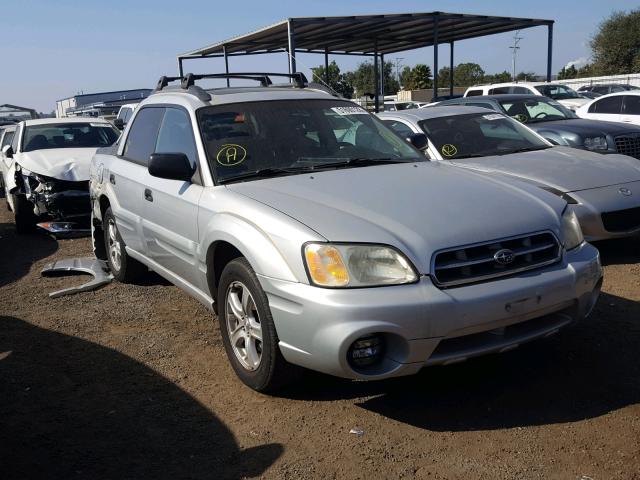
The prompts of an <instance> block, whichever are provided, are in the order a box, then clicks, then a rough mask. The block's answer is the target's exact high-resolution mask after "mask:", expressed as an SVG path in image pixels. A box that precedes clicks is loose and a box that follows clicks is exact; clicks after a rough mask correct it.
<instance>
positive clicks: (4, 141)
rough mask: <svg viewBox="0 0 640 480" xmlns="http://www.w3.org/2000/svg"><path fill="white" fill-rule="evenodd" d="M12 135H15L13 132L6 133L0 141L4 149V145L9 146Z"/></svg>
mask: <svg viewBox="0 0 640 480" xmlns="http://www.w3.org/2000/svg"><path fill="white" fill-rule="evenodd" d="M14 135H15V132H14V131H11V132H6V133H5V134H4V137H3V139H2V146H3V147H4V146H5V145H11V140H13V136H14Z"/></svg>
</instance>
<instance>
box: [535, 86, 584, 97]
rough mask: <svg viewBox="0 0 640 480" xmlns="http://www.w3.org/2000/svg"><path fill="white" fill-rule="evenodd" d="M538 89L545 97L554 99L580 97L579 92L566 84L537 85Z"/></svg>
mask: <svg viewBox="0 0 640 480" xmlns="http://www.w3.org/2000/svg"><path fill="white" fill-rule="evenodd" d="M536 90H538V91H539V92H540V93H541V94H542V95H544V96H545V97H549V98H553V99H554V100H566V99H568V98H580V95H579V94H578V92H576V91H575V90H572V89H570V88H569V87H567V86H565V85H536Z"/></svg>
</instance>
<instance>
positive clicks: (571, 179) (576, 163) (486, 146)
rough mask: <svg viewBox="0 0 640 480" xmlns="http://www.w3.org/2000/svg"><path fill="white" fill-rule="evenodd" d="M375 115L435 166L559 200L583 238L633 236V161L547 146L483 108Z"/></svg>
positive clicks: (637, 226)
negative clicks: (517, 184)
mask: <svg viewBox="0 0 640 480" xmlns="http://www.w3.org/2000/svg"><path fill="white" fill-rule="evenodd" d="M379 117H380V118H381V119H382V120H383V121H384V122H385V124H386V125H387V126H389V127H390V128H392V129H393V130H394V131H396V132H397V133H398V134H399V135H401V136H403V137H407V136H410V135H413V134H416V133H423V134H426V135H427V137H428V139H429V144H428V147H427V149H426V153H427V155H428V156H429V157H430V158H432V159H434V160H439V161H441V162H445V163H448V164H451V165H455V166H457V167H462V168H465V169H469V170H476V171H480V172H484V173H486V174H489V175H495V176H498V177H500V178H503V179H508V178H511V179H517V180H519V181H525V182H529V183H531V184H532V185H536V186H538V187H540V188H542V189H543V190H546V191H548V192H551V193H554V194H556V195H558V196H559V197H561V198H562V199H564V200H566V201H567V203H568V204H569V209H570V211H572V212H574V213H575V214H576V215H577V217H578V220H579V221H580V226H581V227H582V231H583V232H584V236H585V238H586V239H587V240H591V241H595V240H603V239H608V238H619V237H628V236H633V235H637V234H639V233H640V195H639V194H638V193H640V163H638V161H637V160H635V159H633V158H630V157H628V156H625V155H618V154H611V155H598V154H596V153H593V152H589V151H585V150H578V149H575V148H568V147H564V146H553V145H552V144H551V143H550V142H548V141H547V140H545V139H544V138H543V137H541V136H540V135H538V134H537V133H535V132H534V131H532V130H530V129H529V128H527V127H525V126H524V125H522V124H520V123H519V122H518V121H516V120H513V119H512V118H509V117H507V116H506V115H503V114H501V113H496V112H489V111H487V109H486V108H478V107H461V106H451V107H434V108H422V109H420V110H412V111H411V112H396V113H381V114H379ZM634 193H635V195H634Z"/></svg>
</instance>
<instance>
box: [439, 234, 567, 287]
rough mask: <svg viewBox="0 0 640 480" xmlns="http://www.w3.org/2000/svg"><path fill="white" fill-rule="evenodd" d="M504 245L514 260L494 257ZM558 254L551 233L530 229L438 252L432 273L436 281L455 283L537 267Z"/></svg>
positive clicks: (466, 282) (557, 245) (549, 262)
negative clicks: (525, 231) (519, 233)
mask: <svg viewBox="0 0 640 480" xmlns="http://www.w3.org/2000/svg"><path fill="white" fill-rule="evenodd" d="M505 249H506V250H510V251H511V252H512V254H513V261H511V262H510V263H508V264H506V265H505V264H502V263H499V262H498V261H497V260H496V259H495V258H494V255H495V254H496V253H497V252H499V251H501V250H505ZM561 255H562V249H561V247H560V242H558V239H557V238H556V236H555V235H554V234H553V233H551V232H540V233H532V234H529V235H523V236H519V237H511V238H506V239H501V240H494V241H491V242H485V243H481V244H475V245H469V246H465V247H458V248H453V249H448V250H444V251H440V252H437V253H436V254H435V255H434V257H433V262H432V275H433V278H434V279H435V282H436V284H437V285H439V286H441V287H454V286H458V285H463V284H468V283H476V282H484V281H487V280H491V279H493V278H496V277H502V276H505V275H511V274H513V273H516V272H522V271H525V270H532V269H534V268H539V267H542V266H545V265H549V264H551V263H555V262H557V261H558V260H560V257H561Z"/></svg>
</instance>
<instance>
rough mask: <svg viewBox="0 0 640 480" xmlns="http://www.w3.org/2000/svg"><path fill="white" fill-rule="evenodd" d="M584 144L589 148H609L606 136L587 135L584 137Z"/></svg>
mask: <svg viewBox="0 0 640 480" xmlns="http://www.w3.org/2000/svg"><path fill="white" fill-rule="evenodd" d="M583 145H584V148H586V149H587V150H606V149H607V148H609V145H608V144H607V139H606V138H605V137H587V138H585V139H584V142H583Z"/></svg>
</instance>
